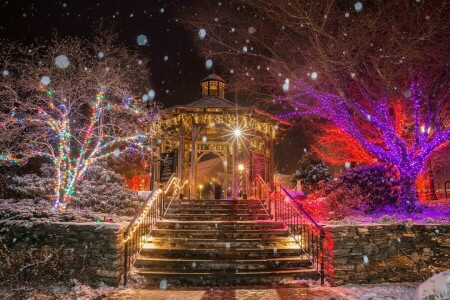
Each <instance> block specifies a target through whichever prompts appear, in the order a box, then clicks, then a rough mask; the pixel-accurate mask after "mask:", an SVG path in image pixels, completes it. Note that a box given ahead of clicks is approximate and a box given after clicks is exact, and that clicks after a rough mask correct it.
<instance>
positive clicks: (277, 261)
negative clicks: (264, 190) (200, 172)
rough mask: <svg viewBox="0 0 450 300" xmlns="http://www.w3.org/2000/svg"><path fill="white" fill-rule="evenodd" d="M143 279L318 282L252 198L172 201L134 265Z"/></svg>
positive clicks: (283, 231) (284, 232)
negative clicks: (307, 280)
mask: <svg viewBox="0 0 450 300" xmlns="http://www.w3.org/2000/svg"><path fill="white" fill-rule="evenodd" d="M134 266H135V268H136V269H137V273H138V274H140V275H143V276H145V277H146V278H147V279H148V280H150V281H154V282H159V281H160V280H162V279H166V280H168V282H169V283H171V284H192V285H225V284H257V283H267V282H279V281H281V280H283V279H294V278H296V279H297V278H302V279H303V278H311V279H317V278H319V274H318V273H317V271H316V270H315V269H314V268H312V266H311V262H310V261H309V260H308V259H307V257H306V256H305V255H302V252H301V250H300V248H299V246H298V245H297V244H296V243H295V241H294V240H293V238H292V237H290V235H289V232H288V229H287V228H286V227H285V226H284V225H283V224H282V223H280V222H275V221H273V220H271V216H269V214H268V213H267V211H266V209H265V207H264V205H263V204H262V203H261V202H260V201H258V200H173V201H172V203H171V204H170V206H169V207H168V209H167V212H166V215H165V219H164V220H161V221H159V222H157V224H156V229H153V230H152V232H151V236H150V237H147V238H146V243H145V244H144V246H143V248H142V250H141V252H140V255H139V257H138V258H137V260H136V262H135V264H134Z"/></svg>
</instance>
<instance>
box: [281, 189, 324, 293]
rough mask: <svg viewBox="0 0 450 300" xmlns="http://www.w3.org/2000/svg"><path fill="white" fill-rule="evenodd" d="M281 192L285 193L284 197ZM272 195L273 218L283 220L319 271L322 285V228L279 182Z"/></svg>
mask: <svg viewBox="0 0 450 300" xmlns="http://www.w3.org/2000/svg"><path fill="white" fill-rule="evenodd" d="M282 192H283V193H284V194H285V196H284V197H283V195H282ZM272 196H273V197H274V198H275V209H274V213H275V220H279V221H281V222H283V224H284V225H285V226H286V227H288V228H289V232H290V233H291V235H292V236H293V237H294V240H295V242H296V243H297V244H298V245H299V247H300V249H302V250H303V252H304V253H305V254H306V255H307V256H308V258H309V260H310V261H311V263H312V264H313V266H315V268H316V270H317V271H318V272H319V274H320V283H321V284H322V285H323V284H324V283H325V269H324V266H325V263H324V242H325V231H324V229H323V228H322V226H320V225H319V224H318V223H317V222H316V221H315V220H314V219H313V218H312V217H311V215H310V214H309V213H308V212H306V211H305V209H304V208H303V207H302V206H301V204H300V203H298V201H297V200H296V199H295V198H294V197H293V196H292V195H291V194H290V193H289V192H288V191H287V190H286V188H285V187H284V186H282V185H281V184H278V185H277V186H276V189H275V192H274V193H273V194H272ZM286 198H287V199H286Z"/></svg>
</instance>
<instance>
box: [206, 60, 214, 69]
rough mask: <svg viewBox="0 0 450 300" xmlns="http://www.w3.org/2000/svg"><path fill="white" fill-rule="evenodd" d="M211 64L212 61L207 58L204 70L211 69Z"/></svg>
mask: <svg viewBox="0 0 450 300" xmlns="http://www.w3.org/2000/svg"><path fill="white" fill-rule="evenodd" d="M212 65H213V61H212V60H211V59H208V60H207V61H206V63H205V67H206V70H211V68H212Z"/></svg>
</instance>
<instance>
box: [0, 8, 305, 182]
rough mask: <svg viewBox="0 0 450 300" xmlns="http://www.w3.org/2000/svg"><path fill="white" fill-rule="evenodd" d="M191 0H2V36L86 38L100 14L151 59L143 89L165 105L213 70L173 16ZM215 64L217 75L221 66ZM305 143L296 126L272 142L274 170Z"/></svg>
mask: <svg viewBox="0 0 450 300" xmlns="http://www.w3.org/2000/svg"><path fill="white" fill-rule="evenodd" d="M192 4H194V1H181V0H180V1H176V0H173V1H157V0H104V1H92V0H63V1H52V0H34V1H33V0H0V38H1V39H5V38H6V39H8V40H16V41H17V40H18V41H21V42H23V43H25V44H26V43H31V42H34V41H35V40H36V39H37V40H45V39H49V38H51V37H52V35H53V33H54V32H55V30H56V31H57V32H58V35H60V36H66V35H70V36H81V37H89V36H90V34H91V33H92V26H93V25H94V24H95V23H96V22H98V21H100V20H101V19H104V20H105V21H107V22H108V24H109V23H111V24H114V25H115V27H116V28H117V30H118V33H119V35H120V40H121V42H123V43H124V44H126V45H128V46H129V47H130V48H132V49H136V50H137V51H138V52H139V53H140V54H141V55H142V56H145V57H147V58H149V59H150V68H151V74H149V78H146V79H144V80H143V81H144V82H145V85H146V86H145V88H146V89H149V88H153V89H154V90H155V91H156V98H155V99H156V100H157V101H160V102H162V103H163V104H164V107H170V106H173V105H177V104H187V103H190V102H193V101H195V100H197V99H198V98H199V97H200V81H201V79H203V78H204V77H206V76H207V75H208V74H209V73H210V72H211V71H210V70H206V69H205V59H204V58H202V57H201V56H200V54H199V52H198V51H197V49H196V47H195V45H194V35H193V34H192V33H190V32H188V31H186V30H185V29H184V28H183V27H182V26H180V25H179V24H178V22H177V20H176V16H175V15H176V13H175V12H176V9H177V7H178V6H182V5H185V6H188V7H189V6H190V5H192ZM140 34H144V35H146V36H147V38H148V44H147V45H145V46H138V45H137V42H136V38H137V36H138V35H140ZM216 69H217V71H218V72H217V73H218V75H219V76H220V66H216ZM147 85H149V86H147ZM230 97H232V98H234V95H233V96H232V95H230V94H228V96H227V98H229V99H231V98H230ZM306 144H307V143H306V142H305V140H304V138H303V137H302V135H301V134H300V132H299V130H298V129H294V130H293V131H291V133H289V134H288V136H286V137H285V139H284V140H283V141H281V142H280V143H279V144H278V145H277V146H276V152H275V160H276V164H277V170H278V171H279V172H281V173H285V174H286V173H287V174H289V173H293V172H294V171H295V165H296V162H297V161H298V159H299V158H300V156H301V154H302V153H303V148H304V147H305V146H306Z"/></svg>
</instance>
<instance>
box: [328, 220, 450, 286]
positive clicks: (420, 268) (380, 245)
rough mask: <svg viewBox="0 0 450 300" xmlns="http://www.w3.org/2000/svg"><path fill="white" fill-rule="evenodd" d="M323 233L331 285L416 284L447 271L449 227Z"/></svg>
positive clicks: (368, 228) (330, 229)
mask: <svg viewBox="0 0 450 300" xmlns="http://www.w3.org/2000/svg"><path fill="white" fill-rule="evenodd" d="M325 230H326V236H327V241H328V242H327V246H326V248H327V249H326V250H325V252H326V255H327V257H328V260H327V261H326V262H327V263H326V265H327V266H326V272H327V273H328V274H327V278H328V281H330V282H331V284H333V285H342V284H349V283H383V282H418V281H424V280H426V279H427V278H429V277H431V276H432V275H434V274H436V273H439V272H442V271H445V270H447V269H450V225H412V224H411V225H409V224H407V223H402V224H399V225H359V226H358V225H355V226H326V227H325ZM331 239H332V241H331Z"/></svg>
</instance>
